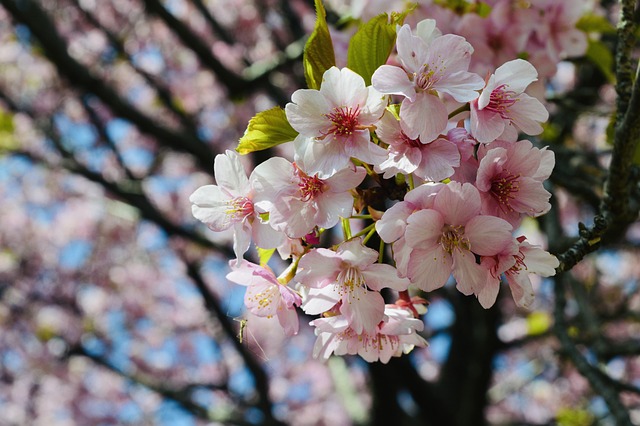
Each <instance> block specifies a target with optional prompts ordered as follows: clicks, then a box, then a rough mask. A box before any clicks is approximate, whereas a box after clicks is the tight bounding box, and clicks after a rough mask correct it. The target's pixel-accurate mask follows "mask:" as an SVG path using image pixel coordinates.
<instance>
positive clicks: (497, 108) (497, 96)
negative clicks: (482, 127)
mask: <svg viewBox="0 0 640 426" xmlns="http://www.w3.org/2000/svg"><path fill="white" fill-rule="evenodd" d="M507 86H508V85H507V84H501V85H500V86H498V87H496V88H495V89H493V91H492V92H491V95H490V97H489V105H487V106H486V107H484V109H485V110H488V111H493V112H495V113H498V114H500V117H502V118H503V119H504V120H511V115H510V113H509V108H511V107H512V106H513V104H515V103H516V102H517V101H518V98H517V97H516V96H517V94H516V92H514V91H511V90H507Z"/></svg>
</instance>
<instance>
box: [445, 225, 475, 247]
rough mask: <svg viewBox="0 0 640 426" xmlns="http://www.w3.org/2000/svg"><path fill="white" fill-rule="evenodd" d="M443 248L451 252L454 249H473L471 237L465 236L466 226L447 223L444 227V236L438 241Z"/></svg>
mask: <svg viewBox="0 0 640 426" xmlns="http://www.w3.org/2000/svg"><path fill="white" fill-rule="evenodd" d="M438 242H439V243H440V245H441V246H442V249H443V250H444V251H446V252H447V253H449V254H452V253H453V251H454V250H471V243H470V242H469V239H468V238H467V237H465V236H464V226H462V225H445V226H443V227H442V236H440V239H439V241H438Z"/></svg>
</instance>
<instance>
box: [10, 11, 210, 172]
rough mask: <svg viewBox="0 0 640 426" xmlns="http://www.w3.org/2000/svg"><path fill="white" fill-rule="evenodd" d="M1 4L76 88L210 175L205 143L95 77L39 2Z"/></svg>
mask: <svg viewBox="0 0 640 426" xmlns="http://www.w3.org/2000/svg"><path fill="white" fill-rule="evenodd" d="M0 3H1V4H2V5H3V6H4V7H5V9H7V11H8V12H9V13H10V14H11V15H12V16H13V18H14V19H15V20H16V21H19V22H22V23H23V24H24V25H26V26H27V27H28V28H29V30H30V31H31V33H32V34H33V36H34V38H36V39H37V40H38V42H39V43H40V46H41V47H42V50H43V53H44V54H45V56H46V57H47V58H49V60H50V61H51V62H52V63H53V64H54V65H55V66H56V68H57V70H58V72H59V74H60V75H61V76H63V77H65V78H66V79H67V81H68V82H69V83H70V84H71V85H72V86H75V87H77V88H79V89H80V90H82V91H85V92H87V93H93V94H95V95H96V96H97V97H98V98H100V100H102V102H104V104H105V105H107V106H108V107H109V108H111V110H112V111H113V112H114V113H115V114H116V115H118V116H120V117H122V118H125V119H127V120H129V121H131V122H133V123H135V124H136V126H138V128H139V129H140V130H141V131H142V132H144V133H147V134H149V135H151V136H153V137H155V138H156V139H157V140H158V141H159V142H160V143H162V144H164V145H166V146H167V147H170V148H171V149H174V150H176V151H180V152H187V153H190V154H192V155H193V156H194V157H195V158H196V160H197V162H198V164H199V166H200V167H201V168H202V170H206V171H209V170H210V169H211V164H212V163H213V156H214V153H213V152H212V151H211V150H210V148H209V147H207V146H206V145H205V144H204V142H202V141H200V140H198V139H194V138H193V137H192V136H191V135H189V134H188V133H185V132H177V131H174V130H171V129H169V128H167V127H164V126H162V125H161V124H160V123H158V122H156V121H155V120H153V119H152V118H150V117H149V116H147V115H145V114H144V113H142V112H141V111H140V110H138V109H137V108H135V107H134V106H133V105H131V104H130V103H128V102H127V101H125V100H124V99H123V98H122V97H120V95H119V94H118V93H117V92H116V91H115V90H114V89H113V88H112V87H110V86H109V85H107V84H106V83H105V82H104V81H103V80H102V79H101V78H98V77H96V76H94V75H93V74H91V72H90V71H89V70H88V69H87V68H86V67H84V66H83V65H82V64H80V63H79V62H78V61H76V60H75V59H74V58H72V57H71V56H70V55H69V53H68V52H67V45H66V43H65V41H64V40H63V39H62V37H61V36H60V34H59V33H58V31H57V29H56V28H55V25H54V23H53V22H52V20H51V18H50V17H49V16H48V15H47V13H46V12H45V11H44V10H43V9H42V7H41V6H40V5H39V4H38V3H37V2H35V1H33V0H21V1H16V0H0Z"/></svg>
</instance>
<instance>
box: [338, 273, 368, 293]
mask: <svg viewBox="0 0 640 426" xmlns="http://www.w3.org/2000/svg"><path fill="white" fill-rule="evenodd" d="M336 281H337V284H338V286H339V288H338V294H340V296H344V295H345V294H347V293H353V291H354V290H355V289H356V288H363V289H365V290H366V288H367V287H366V286H365V285H364V277H363V276H362V274H361V273H360V270H359V269H358V268H354V267H352V266H347V267H344V268H342V270H341V271H340V273H339V274H338V279H337V280H336Z"/></svg>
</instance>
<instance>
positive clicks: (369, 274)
mask: <svg viewBox="0 0 640 426" xmlns="http://www.w3.org/2000/svg"><path fill="white" fill-rule="evenodd" d="M361 273H362V276H363V277H364V279H365V283H366V284H367V287H369V288H371V289H373V290H375V291H380V290H382V289H383V288H391V289H393V290H396V291H404V290H406V289H407V287H408V286H409V284H410V283H409V280H408V279H406V278H400V277H399V276H398V270H397V269H396V268H394V267H393V266H391V265H383V264H380V263H374V264H373V265H369V267H368V268H367V269H365V270H363V271H361Z"/></svg>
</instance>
